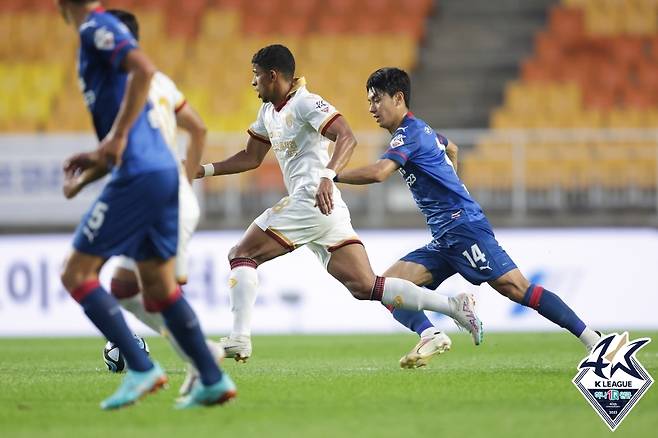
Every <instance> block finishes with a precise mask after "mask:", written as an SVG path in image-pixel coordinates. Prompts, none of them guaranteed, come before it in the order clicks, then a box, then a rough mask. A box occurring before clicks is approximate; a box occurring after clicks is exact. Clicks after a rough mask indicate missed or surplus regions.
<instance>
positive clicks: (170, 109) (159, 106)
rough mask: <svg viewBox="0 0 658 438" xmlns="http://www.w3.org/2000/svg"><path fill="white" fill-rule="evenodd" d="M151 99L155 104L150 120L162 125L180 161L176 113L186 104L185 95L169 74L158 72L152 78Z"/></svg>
mask: <svg viewBox="0 0 658 438" xmlns="http://www.w3.org/2000/svg"><path fill="white" fill-rule="evenodd" d="M149 101H150V102H151V105H152V106H153V110H152V111H150V112H149V119H150V122H151V123H152V124H153V125H155V126H159V127H160V132H161V133H162V136H163V137H164V140H165V141H166V142H167V145H168V146H169V148H170V149H171V153H172V154H174V159H175V160H176V162H178V163H180V161H181V153H179V150H178V143H177V141H176V130H177V124H176V113H177V112H178V111H180V109H181V108H183V107H184V106H185V102H186V100H185V96H183V93H181V92H180V91H179V90H178V88H177V87H176V84H174V81H172V80H171V79H169V77H168V76H167V75H165V74H164V73H161V72H156V73H155V75H154V76H153V79H152V80H151V87H150V89H149ZM179 167H181V168H182V166H179Z"/></svg>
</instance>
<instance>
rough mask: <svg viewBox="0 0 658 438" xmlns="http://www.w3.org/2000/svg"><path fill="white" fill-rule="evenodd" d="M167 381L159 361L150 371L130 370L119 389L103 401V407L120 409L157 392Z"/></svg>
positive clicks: (105, 408)
mask: <svg viewBox="0 0 658 438" xmlns="http://www.w3.org/2000/svg"><path fill="white" fill-rule="evenodd" d="M166 383H167V376H166V375H165V373H164V371H163V370H162V368H160V365H158V364H157V363H154V364H153V368H151V369H150V370H148V371H142V372H139V371H133V370H128V374H127V375H126V377H124V378H123V382H122V383H121V386H119V389H117V390H116V392H115V393H114V394H112V395H111V396H110V397H109V398H107V399H105V400H103V401H102V402H101V409H104V410H110V409H119V408H122V407H124V406H128V405H131V404H133V403H135V402H136V401H137V400H139V399H140V398H142V397H144V396H145V395H146V394H148V393H150V392H156V391H157V390H158V389H160V388H162V387H163V386H164V385H165V384H166Z"/></svg>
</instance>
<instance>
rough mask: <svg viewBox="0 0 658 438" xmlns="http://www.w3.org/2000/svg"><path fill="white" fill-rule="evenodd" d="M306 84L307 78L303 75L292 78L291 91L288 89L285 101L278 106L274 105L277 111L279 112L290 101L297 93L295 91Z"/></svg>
mask: <svg viewBox="0 0 658 438" xmlns="http://www.w3.org/2000/svg"><path fill="white" fill-rule="evenodd" d="M304 86H306V78H304V77H303V76H302V77H300V78H294V79H293V80H292V87H290V91H288V94H286V98H285V99H283V102H281V103H280V104H278V105H277V106H275V107H274V110H275V111H276V112H279V111H281V110H282V109H283V107H284V106H286V104H287V103H288V101H289V100H290V99H292V97H293V96H294V95H295V93H296V92H297V91H298V90H299V89H300V88H302V87H304Z"/></svg>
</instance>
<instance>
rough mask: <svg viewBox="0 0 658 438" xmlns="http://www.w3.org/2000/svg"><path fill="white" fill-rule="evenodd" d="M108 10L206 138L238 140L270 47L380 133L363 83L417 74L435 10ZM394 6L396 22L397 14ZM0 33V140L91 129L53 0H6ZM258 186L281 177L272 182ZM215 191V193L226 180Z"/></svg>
mask: <svg viewBox="0 0 658 438" xmlns="http://www.w3.org/2000/svg"><path fill="white" fill-rule="evenodd" d="M42 3H47V4H48V6H47V7H45V8H44V6H43V4H42ZM104 4H105V6H106V7H107V8H123V9H127V10H131V11H134V12H135V13H136V15H137V16H138V18H139V20H140V23H141V28H142V34H141V41H142V43H141V44H142V45H143V47H144V48H145V50H146V51H147V53H149V55H150V56H151V57H152V58H153V59H154V60H155V62H156V64H157V65H158V67H159V68H160V69H161V70H162V71H164V72H166V73H167V74H168V75H169V76H171V77H172V78H173V79H174V80H175V81H176V83H177V84H178V85H179V87H180V88H181V90H183V92H184V93H185V94H186V97H187V98H188V100H189V101H190V102H191V103H192V104H193V105H194V106H195V108H197V109H198V110H199V112H200V113H201V114H202V115H203V116H204V119H205V120H206V122H207V124H208V127H209V130H210V131H213V132H244V131H245V130H246V128H247V127H248V126H249V124H250V123H251V122H252V121H253V119H254V117H255V114H256V112H257V110H258V107H259V105H260V102H259V100H258V99H257V98H256V96H255V95H254V92H253V89H252V87H251V83H250V82H251V64H250V60H251V56H252V55H253V53H255V51H256V50H257V49H259V48H260V47H262V46H264V45H267V44H272V43H275V42H280V43H283V44H286V45H287V46H289V47H290V48H291V49H292V50H293V53H294V54H295V56H296V59H297V64H298V68H297V71H298V74H299V75H300V76H302V75H303V76H305V77H306V78H307V81H308V83H309V89H310V90H311V91H313V92H316V93H318V94H321V95H323V96H325V97H326V98H327V99H328V100H330V101H331V102H332V103H333V104H334V105H335V106H336V107H337V108H338V109H339V110H341V112H343V114H344V115H345V116H346V117H347V118H348V119H349V120H350V123H351V124H352V126H353V128H354V129H356V130H359V129H376V125H375V124H374V122H373V121H372V118H371V117H370V116H369V114H368V112H367V110H366V109H367V108H366V99H365V91H364V85H365V80H366V78H367V76H368V75H369V74H370V73H371V72H372V71H373V70H374V69H376V68H378V67H381V66H384V65H397V66H400V67H402V68H406V69H413V68H414V66H415V64H416V62H417V46H418V43H419V41H420V40H421V39H422V38H423V35H424V33H425V30H424V21H425V18H426V16H427V15H428V14H429V13H430V12H431V8H432V4H433V2H432V0H368V1H357V0H328V1H326V2H319V1H317V0H285V1H283V0H267V1H256V2H254V1H252V0H186V1H185V7H183V8H181V7H180V4H179V2H176V1H170V0H147V1H142V0H140V1H134V0H107V1H105V2H104ZM401 7H404V8H405V11H406V13H405V14H404V16H403V17H401V16H400V15H399V14H398V13H397V11H398V10H399V9H400V8H401ZM320 11H322V13H320ZM0 32H4V35H1V36H3V37H4V38H0V89H1V90H2V91H3V95H4V96H6V99H3V102H2V103H1V104H0V132H17V131H18V132H20V131H25V132H34V131H43V132H59V131H88V130H90V129H91V123H90V120H89V117H88V115H87V113H86V110H85V109H84V106H83V102H82V99H81V97H80V95H79V90H78V87H77V84H76V83H77V79H76V77H75V72H74V71H73V70H72V69H71V68H70V66H71V65H73V64H74V62H73V61H74V59H75V56H76V55H75V52H74V48H75V43H74V41H73V39H74V38H75V35H74V34H73V32H71V30H70V29H67V28H66V27H65V26H63V25H62V23H61V19H60V17H59V16H57V14H56V11H55V10H54V6H53V5H52V2H38V1H31V0H3V1H2V2H0ZM10 35H11V38H10V37H9V36H10ZM364 54H367V56H364ZM209 150H210V151H211V153H212V151H217V149H213V148H210V149H209ZM360 151H366V152H367V148H361V149H360ZM366 152H358V153H357V154H356V156H355V157H354V159H355V160H356V162H363V161H364V160H366V159H368V158H369V157H367V156H366V155H367V154H366ZM207 158H208V159H213V158H215V157H213V156H212V155H210V156H208V157H207ZM266 168H268V169H269V168H271V171H272V172H278V170H277V169H276V168H275V167H273V166H266ZM262 179H263V180H264V181H268V182H271V181H277V178H274V176H273V175H270V176H267V177H264V178H262ZM278 181H280V178H279V179H278ZM210 184H211V186H210V187H209V188H210V189H211V190H212V189H213V188H219V187H215V186H221V184H222V182H221V181H220V179H216V181H215V180H214V181H213V182H212V183H210Z"/></svg>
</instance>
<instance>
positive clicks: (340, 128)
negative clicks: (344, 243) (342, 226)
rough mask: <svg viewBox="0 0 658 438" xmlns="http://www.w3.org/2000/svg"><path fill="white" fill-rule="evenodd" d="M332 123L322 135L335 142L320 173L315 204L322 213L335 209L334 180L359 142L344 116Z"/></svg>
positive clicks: (328, 212)
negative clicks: (329, 156)
mask: <svg viewBox="0 0 658 438" xmlns="http://www.w3.org/2000/svg"><path fill="white" fill-rule="evenodd" d="M330 123H331V124H330V125H329V126H328V127H327V128H326V130H325V131H324V132H323V133H322V135H324V136H325V137H327V138H328V139H329V140H331V141H333V142H335V146H334V153H333V155H332V156H331V159H330V160H329V163H327V168H326V169H323V170H322V173H320V184H319V185H318V191H317V192H316V193H315V205H316V206H317V207H319V208H320V211H321V212H322V214H330V213H331V211H332V210H333V209H334V199H333V194H334V183H333V181H332V180H333V179H334V178H335V177H336V173H337V172H340V171H341V170H343V168H344V167H345V166H346V165H347V163H348V162H349V161H350V158H352V153H353V152H354V148H355V147H356V144H357V142H356V137H354V133H353V132H352V128H350V125H349V124H348V123H347V120H345V118H344V117H343V116H340V115H339V116H338V117H336V118H335V119H334V120H332V121H331V122H330Z"/></svg>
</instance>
